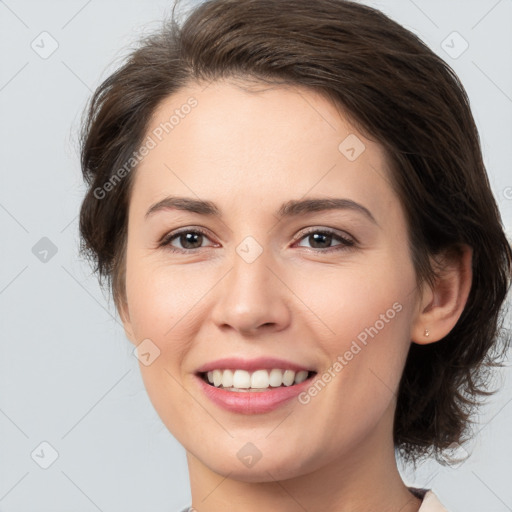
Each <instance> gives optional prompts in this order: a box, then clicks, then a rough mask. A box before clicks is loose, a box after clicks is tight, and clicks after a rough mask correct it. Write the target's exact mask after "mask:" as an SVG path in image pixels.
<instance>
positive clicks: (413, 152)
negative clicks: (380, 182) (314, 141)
mask: <svg viewBox="0 0 512 512" xmlns="http://www.w3.org/2000/svg"><path fill="white" fill-rule="evenodd" d="M175 7H176V4H175V6H174V8H175ZM221 78H231V79H233V78H241V79H242V80H252V79H254V80H256V81H259V82H264V83H270V84H281V83H283V84H294V85H297V86H302V87H306V88H311V89H314V90H315V91H320V92H321V93H322V94H324V96H325V97H327V98H328V99H330V100H331V101H333V102H335V104H336V105H338V106H339V107H341V108H342V109H343V111H344V112H345V113H346V114H347V115H348V116H350V120H351V122H352V123H354V125H355V126H357V127H358V129H360V131H361V132H362V133H364V134H365V136H367V137H369V138H372V139H374V140H376V141H378V142H379V143H380V144H382V146H383V147H384V149H385V151H386V154H387V156H388V159H389V163H390V168H391V169H392V176H391V181H392V185H393V187H394V189H395V191H396V193H397V195H398V196H399V198H400V201H401V203H402V205H403V207H404V209H405V212H406V217H407V223H408V234H409V240H410V250H411V255H412V259H413V263H414V266H415V269H416V273H417V277H418V285H419V286H420V287H421V286H422V285H423V283H425V282H427V283H430V284H431V283H432V282H433V281H434V279H435V276H436V274H435V269H434V268H433V267H432V265H431V263H430V259H429V257H432V256H435V255H439V254H441V253H442V251H445V250H452V249H456V248H457V247H458V246H460V244H468V245H469V246H471V247H472V249H473V264H472V265H473V282H472V287H471V291H470V295H469V298H468V301H467V304H466V306H465V309H464V311H463V313H462V315H461V317H460V319H459V321H458V322H457V324H456V325H455V327H454V328H453V329H452V331H451V332H450V333H449V334H448V335H447V336H446V337H445V338H444V339H442V340H440V341H439V342H436V343H431V344H427V345H419V344H415V343H411V346H410V350H409V353H408V357H407V362H406V366H405V369H404V373H403V375H402V379H401V382H400V386H399V391H398V400H397V408H396V413H395V423H394V441H395V447H396V448H398V450H399V453H400V454H401V455H402V456H403V457H404V458H405V459H407V460H412V461H413V462H416V460H417V459H418V458H420V457H422V456H427V455H430V454H434V455H435V456H436V457H437V456H438V455H439V454H440V453H441V451H442V450H443V449H445V448H447V447H449V446H450V445H451V444H452V443H463V442H464V441H465V440H466V439H467V438H466V434H467V430H468V428H469V425H470V423H472V420H471V419H470V416H471V414H472V412H473V410H474V408H475V407H476V406H477V405H478V401H477V397H478V396H479V395H482V396H487V395H490V394H492V393H493V392H494V391H492V392H489V391H486V387H487V378H488V370H489V369H491V368H492V367H493V366H502V364H501V363H500V362H499V357H500V356H501V355H502V354H501V352H500V350H499V345H500V343H499V342H500V341H503V342H504V343H503V344H502V347H501V348H502V350H503V351H504V350H505V349H506V348H507V343H505V330H503V329H502V323H503V316H502V315H501V314H500V311H501V308H502V305H503V303H504V301H505V298H506V294H507V291H508V289H509V287H510V280H511V265H512V249H511V247H510V244H509V243H508V241H507V238H506V236H505V234H504V231H503V226H502V223H501V218H500V214H499V210H498V207H497V205H496V202H495V200H494V198H493V195H492V192H491V189H490V185H489V181H488V178H487V175H486V171H485V167H484V163H483V160H482V154H481V150H480V142H479V137H478V133H477V129H476V126H475V122H474V119H473V116H472V114H471V110H470V106H469V100H468V97H467V95H466V92H465V90H464V88H463V86H462V84H461V83H460V81H459V79H458V78H457V76H456V75H455V73H454V72H453V70H452V69H451V68H450V67H449V66H448V65H447V64H446V63H445V62H444V61H443V60H442V59H441V58H439V57H438V56H436V55H435V54H434V53H433V52H432V51H431V50H430V49H429V48H428V47H427V46H426V45H425V44H424V43H423V42H422V41H421V40H420V39H419V38H418V37H416V36H415V35H414V34H412V33H411V32H409V31H408V30H406V29H405V28H403V27H402V26H400V25H399V24H397V23H396V22H394V21H392V20H391V19H389V18H388V17H387V16H385V15H384V14H383V13H381V12H379V11H378V10H375V9H372V8H370V7H367V6H364V5H361V4H358V3H355V2H350V1H344V0H315V1H314V2H312V1H311V0H210V1H206V2H203V3H202V4H199V6H197V7H196V8H194V9H193V10H192V12H191V14H189V15H188V17H187V18H186V20H185V21H184V23H183V24H181V25H180V24H179V23H178V22H177V21H176V19H175V15H174V9H173V12H172V17H171V18H170V19H169V20H168V21H164V24H163V27H162V29H161V30H159V31H158V32H157V33H154V34H152V35H150V36H147V37H145V38H143V39H142V40H141V42H140V45H139V47H138V48H136V49H135V50H133V51H132V52H131V53H130V55H129V57H128V59H127V60H126V62H125V63H124V64H123V65H122V66H121V67H120V68H119V69H118V70H117V71H116V72H114V73H113V74H112V75H111V76H109V77H108V78H107V79H106V80H105V81H104V82H103V83H102V84H101V85H100V86H99V87H98V89H97V90H96V91H95V93H94V95H93V96H92V98H91V101H90V105H89V108H88V110H87V112H86V118H85V120H84V122H83V127H82V133H81V159H82V169H83V175H84V179H85V180H86V182H87V184H88V185H89V189H88V192H87V195H86V196H85V198H84V201H83V204H82V207H81V211H80V232H81V236H82V247H81V249H82V251H83V254H84V255H86V256H88V257H90V258H91V260H92V261H93V262H94V263H95V271H97V272H98V274H99V280H100V283H102V280H103V279H104V278H106V279H107V280H108V284H109V288H111V289H112V290H113V294H114V300H115V303H116V306H117V308H118V310H119V307H120V304H121V303H122V302H123V301H125V289H124V275H125V274H124V270H125V269H124V259H123V258H124V255H125V251H126V238H127V211H128V205H129V199H130V189H131V183H132V182H133V171H131V172H125V173H124V174H125V176H123V177H122V179H117V181H116V182H115V186H112V187H106V185H107V184H108V183H111V184H112V183H113V181H112V180H113V178H115V175H116V172H117V171H118V170H119V169H121V168H123V166H125V165H126V162H127V161H130V158H133V155H134V154H136V152H137V148H138V147H139V145H140V144H141V142H142V140H143V138H144V136H145V134H146V130H147V126H148V121H149V119H150V117H151V115H152V114H153V112H154V111H155V109H156V107H157V106H158V105H159V103H160V102H161V101H162V100H163V99H164V98H166V97H167V96H169V95H171V94H173V93H174V92H176V91H177V90H179V89H181V88H183V87H185V86H186V85H187V84H190V83H193V82H196V83H200V82H207V81H211V80H216V79H221ZM125 169H126V167H125ZM134 170H136V165H134ZM117 177H118V178H119V173H118V175H117ZM107 189H108V190H109V191H108V194H106V197H99V196H100V195H101V194H99V193H98V191H99V190H100V191H103V192H104V191H105V190H107ZM103 192H102V194H103ZM507 341H508V340H507Z"/></svg>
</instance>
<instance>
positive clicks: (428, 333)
mask: <svg viewBox="0 0 512 512" xmlns="http://www.w3.org/2000/svg"><path fill="white" fill-rule="evenodd" d="M429 336H430V331H429V330H428V329H425V337H426V338H428V337H429Z"/></svg>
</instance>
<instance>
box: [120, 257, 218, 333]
mask: <svg viewBox="0 0 512 512" xmlns="http://www.w3.org/2000/svg"><path fill="white" fill-rule="evenodd" d="M212 286H213V280H212V283H210V284H209V280H208V274H207V273H205V272H198V270H197V268H196V269H194V268H193V265H191V266H185V265H183V266H179V265H178V266H170V265H166V264H165V262H162V261H151V262H149V261H148V260H144V258H141V257H138V256H137V255H135V254H134V255H133V257H132V258H130V253H128V258H127V267H126V295H127V300H128V305H129V310H130V319H131V322H132V328H133V331H134V334H135V336H136V337H137V339H143V338H153V337H154V338H155V339H159V340H163V339H165V340H168V341H169V342H171V341H172V340H173V338H174V333H177V332H179V331H182V330H183V328H184V327H185V326H189V327H190V325H191V319H192V318H193V317H194V314H195V311H194V308H195V306H196V305H197V304H198V303H199V301H200V300H201V298H202V297H203V296H204V295H205V293H207V291H208V289H209V288H211V287H212Z"/></svg>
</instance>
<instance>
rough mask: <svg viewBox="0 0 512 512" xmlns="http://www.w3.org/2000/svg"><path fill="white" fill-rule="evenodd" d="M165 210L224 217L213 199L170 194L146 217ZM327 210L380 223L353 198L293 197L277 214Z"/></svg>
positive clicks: (279, 216) (154, 205)
mask: <svg viewBox="0 0 512 512" xmlns="http://www.w3.org/2000/svg"><path fill="white" fill-rule="evenodd" d="M163 210H183V211H188V212H192V213H197V214H199V215H208V216H214V217H219V218H220V217H222V214H221V211H220V210H219V208H218V207H217V206H216V205H215V203H213V202H212V201H205V200H200V199H193V198H189V197H178V196H168V197H165V198H164V199H162V200H161V201H158V202H157V203H155V204H153V205H152V206H151V207H150V208H149V210H148V211H147V212H146V215H145V218H146V219H147V218H148V217H150V216H151V215H153V214H155V213H156V212H158V211H163ZM326 210H352V211H355V212H359V213H362V214H363V215H364V216H365V217H367V218H368V219H369V220H371V221H372V222H373V223H374V224H376V225H377V226H378V225H379V224H378V222H377V221H376V220H375V217H374V216H373V215H372V213H371V212H370V210H368V208H366V207H365V206H363V205H362V204H359V203H356V202H355V201H352V200H351V199H345V198H312V199H292V200H290V201H287V202H286V203H283V204H282V205H281V207H280V208H279V209H278V210H277V212H276V216H277V217H278V218H283V217H295V216H298V215H305V214H308V213H313V212H319V211H326Z"/></svg>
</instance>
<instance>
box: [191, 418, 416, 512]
mask: <svg viewBox="0 0 512 512" xmlns="http://www.w3.org/2000/svg"><path fill="white" fill-rule="evenodd" d="M392 413H393V410H392V409H390V411H389V413H388V414H387V415H386V416H385V417H384V418H383V421H382V422H381V423H380V424H379V426H378V428H377V429H375V431H374V432H373V433H372V435H371V436H367V437H366V438H365V439H363V440H361V441H360V442H359V443H357V444H356V445H354V446H351V447H350V450H349V451H347V452H344V453H343V454H342V455H340V456H338V457H336V458H333V459H331V460H330V461H329V462H328V463H327V464H325V465H322V466H321V467H320V468H319V469H316V470H314V471H311V472H306V473H304V474H301V475H300V476H296V477H293V478H286V479H282V480H280V479H279V478H275V477H274V476H273V475H272V470H271V469H270V470H268V471H262V474H261V476H260V477H259V478H258V481H256V482H255V481H250V482H248V481H242V480H241V479H234V478H232V477H230V475H232V473H228V474H226V475H220V474H218V473H216V472H214V471H212V470H211V469H209V468H208V467H207V466H206V465H204V464H203V463H202V462H201V461H200V460H199V459H197V458H196V457H195V456H194V455H193V454H191V453H190V452H187V461H188V467H189V476H190V485H191V492H192V506H193V507H194V509H195V510H197V512H224V511H225V510H232V509H233V506H234V504H236V508H237V509H239V510H244V512H260V511H261V510H279V511H280V512H303V511H304V510H307V511H308V512H317V511H318V512H320V511H322V512H349V511H352V512H353V511H355V510H357V511H358V512H374V511H375V510H379V511H380V512H396V511H398V510H399V511H400V512H417V511H418V510H419V508H420V506H421V500H420V499H418V498H416V497H415V496H414V495H413V494H412V493H411V492H410V491H409V490H408V489H407V487H406V485H405V484H404V483H403V481H402V479H401V476H400V473H399V471H398V468H397V464H396V459H395V452H394V446H393V442H392V435H391V432H392V428H390V427H392V422H393V415H392ZM384 433H386V434H389V435H387V440H388V441H387V442H383V434H384ZM297 453H298V456H300V449H299V450H298V452H297ZM256 468H257V466H254V468H252V469H251V470H250V471H252V472H254V470H255V469H256ZM274 473H275V472H274ZM245 480H247V479H245ZM251 480H254V473H253V474H252V475H251Z"/></svg>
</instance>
